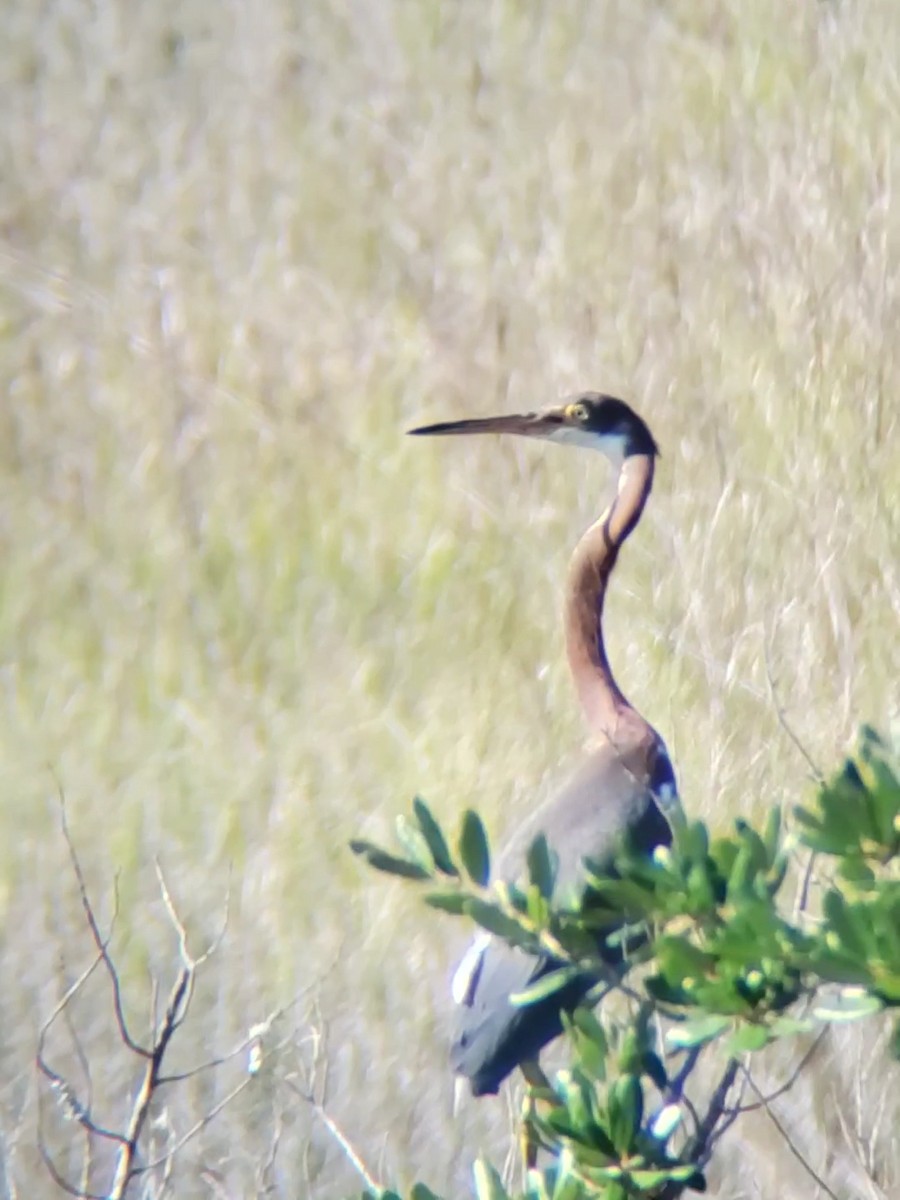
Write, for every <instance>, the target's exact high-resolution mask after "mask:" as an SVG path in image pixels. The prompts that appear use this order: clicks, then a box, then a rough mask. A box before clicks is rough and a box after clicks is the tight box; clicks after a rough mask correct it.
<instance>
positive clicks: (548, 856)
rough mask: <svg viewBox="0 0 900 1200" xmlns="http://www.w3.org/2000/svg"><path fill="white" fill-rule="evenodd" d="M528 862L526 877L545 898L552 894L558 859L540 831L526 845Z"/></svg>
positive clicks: (547, 898)
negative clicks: (527, 845) (529, 843)
mask: <svg viewBox="0 0 900 1200" xmlns="http://www.w3.org/2000/svg"><path fill="white" fill-rule="evenodd" d="M526 861H527V864H528V879H529V881H530V882H531V883H532V884H534V886H535V887H536V888H537V889H538V891H539V892H540V894H541V895H542V896H543V897H544V899H545V900H549V899H550V898H551V897H552V895H553V887H554V884H555V882H556V868H557V863H558V859H557V857H556V855H555V854H553V853H552V851H551V850H550V847H549V845H548V844H547V839H546V837H544V835H543V834H542V833H540V834H538V836H537V837H536V838H535V839H534V841H533V842H532V843H531V845H530V846H529V847H528V855H527V858H526Z"/></svg>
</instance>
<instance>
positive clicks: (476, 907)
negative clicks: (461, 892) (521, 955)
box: [465, 897, 533, 946]
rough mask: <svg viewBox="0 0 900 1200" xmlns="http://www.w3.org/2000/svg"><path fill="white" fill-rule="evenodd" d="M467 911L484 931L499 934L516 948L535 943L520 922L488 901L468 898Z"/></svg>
mask: <svg viewBox="0 0 900 1200" xmlns="http://www.w3.org/2000/svg"><path fill="white" fill-rule="evenodd" d="M465 911H466V913H467V914H468V916H470V917H471V918H472V920H473V921H475V923H476V924H478V925H480V926H481V928H482V929H486V930H487V931H488V933H495V934H497V936H498V937H501V938H503V939H504V940H505V941H508V942H512V944H513V945H514V946H528V945H530V944H531V942H532V941H533V939H532V938H531V936H530V935H529V934H528V933H527V932H526V931H525V930H524V929H523V928H522V927H521V925H519V923H518V921H515V920H514V919H513V918H512V917H508V916H507V915H506V913H504V912H501V910H500V909H499V908H497V906H496V905H494V904H491V903H490V902H489V901H487V900H478V899H475V898H472V897H466V904H465Z"/></svg>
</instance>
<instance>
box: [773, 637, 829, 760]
mask: <svg viewBox="0 0 900 1200" xmlns="http://www.w3.org/2000/svg"><path fill="white" fill-rule="evenodd" d="M763 658H764V660H765V664H766V681H767V682H768V685H769V695H770V697H771V699H772V707H773V708H774V709H775V716H776V718H777V720H778V724H779V725H780V726H781V728H782V729H783V730H784V732H785V733H786V734H787V736H788V738H789V739H790V740H791V742H792V743H793V744H794V746H795V747H796V748H797V750H799V752H800V753H801V754H802V755H803V758H804V759H805V761H806V764H807V766H808V767H809V769H810V771H812V774H813V778H814V779H815V780H816V782H817V783H820V784H822V783H824V782H825V776H824V775H823V774H822V772H821V771H820V770H819V767H818V765H817V763H816V761H815V759H814V758H813V756H812V755H811V754H810V752H809V751H808V750H807V749H806V747H805V746H804V745H803V742H802V741H801V740H800V738H799V736H798V735H797V733H796V732H795V731H794V729H793V728H792V726H791V724H790V722H789V721H788V719H787V716H786V714H785V711H784V706H783V705H782V704H781V702H780V700H779V699H778V689H777V687H776V686H775V674H774V672H773V670H772V655H771V647H770V645H769V639H768V637H767V636H766V635H765V634H764V635H763Z"/></svg>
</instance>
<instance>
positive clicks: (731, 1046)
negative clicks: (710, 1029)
mask: <svg viewBox="0 0 900 1200" xmlns="http://www.w3.org/2000/svg"><path fill="white" fill-rule="evenodd" d="M769 1041H770V1038H769V1031H768V1029H767V1028H766V1027H765V1025H749V1024H748V1025H741V1026H740V1027H739V1028H738V1029H737V1030H735V1032H734V1033H733V1034H732V1035H731V1037H730V1038H728V1040H727V1042H726V1043H725V1053H726V1054H728V1055H730V1056H735V1055H738V1054H744V1053H746V1052H747V1051H750V1050H761V1049H762V1048H763V1046H765V1045H767V1044H768V1042H769Z"/></svg>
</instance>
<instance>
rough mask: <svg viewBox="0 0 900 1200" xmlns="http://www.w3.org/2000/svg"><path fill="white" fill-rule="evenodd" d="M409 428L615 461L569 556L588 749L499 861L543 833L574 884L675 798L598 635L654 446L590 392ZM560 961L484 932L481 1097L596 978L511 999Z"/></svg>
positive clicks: (457, 1066)
mask: <svg viewBox="0 0 900 1200" xmlns="http://www.w3.org/2000/svg"><path fill="white" fill-rule="evenodd" d="M411 432H413V433H415V434H432V435H450V434H467V433H515V434H519V435H520V436H525V437H535V438H542V439H545V440H549V441H555V442H560V443H563V444H570V445H576V446H584V447H588V448H592V449H599V450H601V451H603V452H604V453H605V454H606V455H607V456H608V457H610V458H612V459H613V460H614V461H616V462H617V463H618V464H619V479H618V487H617V492H616V496H615V499H614V500H613V502H612V504H611V505H610V506H609V507H608V508H607V509H606V511H605V512H604V513H603V515H602V516H601V517H600V518H599V520H597V521H596V522H595V523H594V524H593V525H592V526H591V527H590V528H589V529H588V530H587V532H586V533H585V534H584V536H583V537H582V538H581V540H580V541H579V543H578V545H577V546H576V548H575V551H574V554H573V555H572V561H571V564H570V567H569V574H568V580H567V585H566V597H565V632H566V651H567V655H568V660H569V666H570V669H571V672H572V677H573V680H574V683H575V687H576V691H577V693H578V697H579V700H580V702H581V706H582V709H583V711H584V714H585V717H586V720H587V724H588V728H589V730H590V735H591V736H590V743H589V749H588V752H587V754H586V756H585V759H584V761H583V763H582V765H581V766H580V768H579V769H578V771H577V772H576V773H575V774H574V776H573V777H572V778H571V779H570V780H569V781H568V783H567V784H566V785H565V786H564V787H563V789H562V790H561V791H560V792H559V793H558V794H556V795H555V796H554V797H552V799H550V800H549V801H547V802H545V803H544V804H542V805H541V806H540V807H538V808H537V809H535V810H534V811H533V812H532V813H531V814H530V815H529V816H528V817H527V818H526V819H525V820H524V821H523V822H522V824H521V825H520V826H519V828H518V829H517V830H516V831H515V833H514V834H513V836H512V837H511V838H510V840H509V841H508V842H507V844H506V845H505V846H504V848H503V849H502V851H501V853H500V854H499V856H498V857H497V860H496V867H495V870H496V874H497V876H498V877H499V878H501V879H505V880H507V881H509V882H515V881H516V880H519V879H521V878H522V876H523V875H524V874H525V869H526V865H525V864H526V855H527V851H528V848H529V847H530V845H531V844H532V842H533V841H534V839H535V838H536V837H537V836H538V835H539V834H543V835H544V836H545V837H546V839H547V842H548V844H549V845H550V847H551V849H552V850H553V852H554V854H555V855H556V858H557V871H556V880H557V887H558V888H559V889H560V891H562V892H566V893H570V894H571V893H572V892H576V893H577V892H578V890H579V888H580V887H582V886H583V878H584V866H583V864H584V861H585V859H589V860H591V862H593V863H599V864H600V865H601V866H602V865H603V864H609V863H610V862H611V860H612V858H613V857H614V855H615V853H616V852H617V850H618V849H619V847H620V846H621V845H622V842H623V840H624V839H625V838H628V840H629V841H630V843H631V845H632V846H635V847H637V848H638V849H639V850H642V851H644V852H646V853H648V854H649V853H652V851H653V850H654V849H655V847H657V846H659V845H665V844H667V843H668V842H669V841H670V840H671V829H670V826H669V822H668V819H667V817H666V810H667V809H669V808H671V806H672V805H674V804H676V803H677V787H676V783H675V775H674V772H673V770H672V765H671V762H670V760H669V756H668V753H667V751H666V748H665V745H664V743H663V741H662V738H661V737H660V736H659V734H658V733H657V732H656V731H655V730H654V729H653V728H652V727H651V726H650V725H649V724H648V723H647V721H645V720H644V718H643V717H642V716H641V715H640V714H639V713H638V712H637V710H636V709H635V708H634V707H633V706H632V705H631V704H630V703H629V702H628V700H627V699H626V698H625V696H624V695H623V693H622V691H621V690H620V688H619V686H618V684H617V683H616V681H615V678H614V677H613V674H612V671H611V669H610V666H609V662H608V659H607V656H606V647H605V643H604V638H603V602H604V598H605V595H606V589H607V585H608V583H609V578H610V575H611V573H612V570H613V567H614V566H615V563H616V558H617V556H618V553H619V550H620V548H621V546H622V544H623V543H624V541H625V539H626V538H627V537H628V535H629V534H630V533H631V532H632V530H633V529H634V527H635V526H636V525H637V522H638V521H639V519H640V516H641V513H642V511H643V508H644V505H645V503H646V501H647V497H648V496H649V494H650V489H651V487H652V484H653V469H654V463H655V458H656V455H657V454H658V450H657V447H656V443H655V442H654V440H653V436H652V434H651V433H650V430H649V429H648V428H647V426H646V424H645V423H644V422H643V420H642V419H641V418H640V417H639V416H638V415H637V414H636V413H635V412H634V411H633V410H632V409H631V408H629V407H628V405H626V404H625V403H624V402H623V401H621V400H617V399H615V398H613V397H611V396H603V395H600V394H599V393H596V392H585V393H582V394H581V395H579V396H576V397H573V398H572V399H571V400H569V401H567V402H566V403H565V404H563V405H561V406H559V407H555V408H551V409H546V410H544V411H543V412H539V413H528V414H524V415H520V416H507V417H488V418H482V419H477V420H471V421H456V422H450V423H446V424H442V425H430V426H425V427H423V428H421V429H415V430H412V431H411ZM557 965H558V964H557V963H556V962H555V961H554V960H553V959H552V958H550V957H538V956H535V955H530V954H527V953H525V952H524V951H522V950H519V949H517V948H515V947H512V946H509V945H507V944H506V943H505V942H503V941H502V940H500V939H499V938H496V937H492V936H491V935H489V934H487V933H482V934H479V935H478V936H477V937H476V938H475V940H474V942H473V943H472V945H471V946H470V948H469V950H468V951H467V953H466V954H465V956H464V957H463V959H462V961H461V963H460V965H459V967H458V969H457V971H456V974H455V976H454V980H453V997H454V1000H455V1001H456V1022H455V1025H456V1027H455V1031H454V1035H453V1041H452V1048H451V1061H452V1065H453V1068H454V1071H455V1072H456V1073H457V1074H458V1075H460V1076H462V1077H464V1078H465V1079H468V1080H469V1081H470V1084H471V1088H472V1092H473V1093H474V1094H475V1095H476V1096H478V1095H482V1094H484V1093H491V1092H496V1091H497V1089H498V1088H499V1086H500V1084H501V1083H502V1082H503V1080H504V1079H505V1078H506V1077H507V1075H509V1074H510V1073H511V1072H512V1071H513V1070H515V1068H516V1067H517V1066H522V1065H523V1064H527V1063H530V1062H533V1061H535V1060H536V1058H537V1056H538V1054H539V1053H540V1051H541V1049H542V1048H543V1047H544V1046H545V1045H546V1044H547V1043H548V1042H549V1041H551V1040H552V1039H553V1038H555V1037H556V1036H557V1035H558V1034H559V1033H560V1032H561V1029H562V1018H561V1013H562V1012H564V1011H567V1010H570V1009H572V1008H574V1007H575V1006H576V1005H577V1004H578V1003H579V1001H580V1000H581V999H583V997H584V996H585V994H586V993H587V991H588V990H589V989H590V987H591V986H592V985H593V984H594V983H596V981H597V979H596V976H594V975H590V974H587V973H586V974H585V975H583V976H579V977H577V978H575V979H574V980H573V981H572V982H570V983H569V984H568V985H567V986H566V987H565V988H563V989H562V990H560V991H557V992H555V993H553V994H552V995H551V996H549V997H546V998H545V999H543V1000H539V1001H537V1002H535V1003H533V1004H528V1005H523V1006H517V1005H515V1004H513V1003H512V1002H511V1000H510V997H511V996H514V995H515V994H516V993H517V992H521V991H524V990H525V989H526V988H527V987H528V986H529V985H530V984H532V983H534V982H535V981H536V980H538V979H539V978H540V977H541V976H542V975H545V974H546V973H547V972H548V971H551V970H553V969H554V968H555V967H556V966H557Z"/></svg>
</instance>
